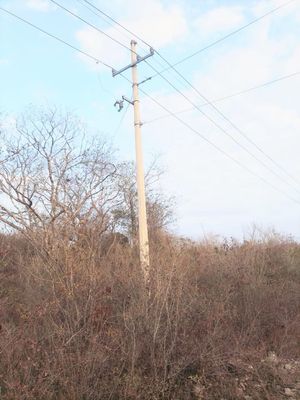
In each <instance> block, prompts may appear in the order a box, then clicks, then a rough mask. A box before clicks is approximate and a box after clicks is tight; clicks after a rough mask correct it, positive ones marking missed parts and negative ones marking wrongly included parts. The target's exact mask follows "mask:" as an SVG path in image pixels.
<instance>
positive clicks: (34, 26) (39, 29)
mask: <svg viewBox="0 0 300 400" xmlns="http://www.w3.org/2000/svg"><path fill="white" fill-rule="evenodd" d="M0 10H1V11H3V12H5V13H7V14H9V15H11V16H12V17H14V18H16V19H18V20H19V21H22V22H24V23H25V24H27V25H29V26H31V27H32V28H34V29H36V30H38V31H40V32H42V33H44V34H45V35H47V36H49V37H51V38H53V39H55V40H57V41H59V42H60V43H63V44H64V45H66V46H68V47H70V48H71V49H73V50H75V51H77V52H79V53H81V54H83V55H84V56H86V57H88V58H90V59H91V60H93V61H95V62H96V63H99V64H102V65H104V66H105V67H107V68H110V69H113V67H112V66H110V65H108V64H106V63H105V62H104V61H102V60H100V59H99V58H97V57H94V56H92V55H91V54H89V53H87V52H85V51H83V50H80V49H79V48H78V47H75V46H73V45H72V44H70V43H68V42H66V41H65V40H63V39H61V38H59V37H58V36H55V35H53V34H52V33H50V32H47V31H45V30H44V29H42V28H40V27H39V26H37V25H35V24H33V23H32V22H30V21H27V20H26V19H24V18H22V17H20V16H18V15H17V14H14V13H13V12H11V11H8V10H6V9H5V8H3V7H0Z"/></svg>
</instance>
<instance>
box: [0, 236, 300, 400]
mask: <svg viewBox="0 0 300 400" xmlns="http://www.w3.org/2000/svg"><path fill="white" fill-rule="evenodd" d="M0 246H1V248H0V251H1V266H0V324H1V325H0V327H1V330H0V390H1V392H0V398H1V400H2V399H3V400H12V399H18V400H25V399H26V400H27V399H28V400H29V399H30V400H35V399H37V400H42V399H45V400H48V399H49V400H52V399H53V400H54V399H55V400H56V399H65V400H71V399H74V400H75V399H76V400H77V399H78V400H94V399H95V400H96V399H104V400H105V399H111V400H116V399H202V398H203V399H204V398H205V399H221V398H224V399H225V398H226V399H244V398H247V397H245V393H246V392H245V391H246V389H245V391H243V389H241V387H242V386H241V385H242V384H241V382H242V381H243V379H244V381H243V382H244V383H243V385H244V386H245V387H247V395H248V396H252V397H248V399H250V398H251V399H261V400H263V399H269V400H270V399H272V400H273V399H281V398H284V392H282V390H284V388H283V386H284V383H282V382H283V379H284V377H283V376H282V374H281V373H280V371H279V370H276V371H275V370H274V368H273V367H272V366H270V365H269V364H268V365H267V366H266V363H264V362H262V361H261V360H263V359H264V358H265V357H266V356H267V354H268V353H269V352H270V351H273V352H275V353H276V354H277V355H278V357H279V358H280V359H287V360H290V359H297V358H298V359H299V358H300V311H299V310H300V246H299V245H297V244H296V243H293V242H292V241H288V240H284V239H277V238H274V237H273V238H267V239H265V240H260V241H250V242H246V243H243V244H237V243H234V242H232V243H229V244H228V243H225V244H223V245H222V244H218V243H217V244H216V243H213V242H206V243H192V242H188V241H182V240H179V239H177V238H174V237H171V236H169V235H167V234H161V235H159V236H156V237H153V238H152V246H151V250H152V254H151V259H152V275H151V285H152V286H151V295H150V297H148V295H147V293H146V292H145V290H144V286H143V279H142V276H141V272H140V269H139V265H138V260H137V251H136V249H132V248H130V247H129V246H121V245H118V244H115V245H114V246H112V247H111V248H110V250H109V252H106V253H105V254H104V253H102V254H101V251H100V250H99V247H98V245H97V243H93V242H91V243H85V245H84V246H79V245H78V246H77V245H76V244H73V245H72V246H63V245H60V246H59V245H57V246H56V248H54V249H52V250H51V251H50V250H49V251H48V253H47V255H45V253H44V251H41V249H39V248H38V247H35V248H31V247H30V245H29V244H27V243H26V242H24V240H22V239H20V238H17V237H7V236H2V237H1V240H0ZM249 368H250V369H251V373H248V372H247V371H248V369H249ZM247 374H248V375H247ZM245 376H249V379H248V381H247V382H248V383H245V379H246V378H245ZM252 381H253V390H252V391H251V390H250V389H251V384H249V382H252ZM296 383H297V382H296ZM296 383H295V384H296ZM292 384H293V383H291V385H292ZM247 385H248V386H247ZM282 385H283V386H282ZM249 387H250V389H249ZM248 389H249V390H250V392H249V390H248ZM243 396H244V397H243ZM280 396H283V397H280Z"/></svg>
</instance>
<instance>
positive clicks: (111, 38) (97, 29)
mask: <svg viewBox="0 0 300 400" xmlns="http://www.w3.org/2000/svg"><path fill="white" fill-rule="evenodd" d="M49 1H51V2H52V3H53V4H55V5H56V6H57V7H60V8H61V9H62V10H64V11H66V12H67V13H68V14H71V15H72V16H73V17H75V18H77V19H79V20H80V21H82V22H84V23H85V24H87V25H89V26H90V27H91V28H93V29H95V30H96V31H98V32H100V33H101V34H102V35H104V36H106V37H107V38H109V39H110V40H112V41H113V42H115V43H117V44H118V45H119V46H121V47H123V48H124V49H126V50H129V51H131V50H130V48H129V47H127V46H126V45H125V44H124V43H122V42H120V41H119V40H118V39H115V38H113V37H112V36H110V35H109V34H108V33H106V32H105V31H103V30H102V29H100V28H98V27H97V26H96V25H93V24H91V23H90V22H89V21H87V20H85V19H84V18H82V17H80V16H79V15H78V14H75V13H74V12H73V11H71V10H69V9H68V8H66V7H64V6H63V5H62V4H60V3H58V2H57V1H55V0H49Z"/></svg>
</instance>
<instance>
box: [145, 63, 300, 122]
mask: <svg viewBox="0 0 300 400" xmlns="http://www.w3.org/2000/svg"><path fill="white" fill-rule="evenodd" d="M297 75H300V71H296V72H293V73H291V74H288V75H284V76H281V77H279V78H275V79H272V80H270V81H267V82H264V83H261V84H259V85H256V86H251V87H250V88H247V89H243V90H239V91H238V92H234V93H231V94H229V95H226V96H223V97H218V98H216V99H213V100H211V101H210V102H211V103H213V104H215V103H219V102H222V101H225V100H228V99H231V98H233V97H236V96H240V95H242V94H245V93H249V92H251V91H253V90H256V89H260V88H263V87H266V86H269V85H272V84H274V83H277V82H280V81H283V80H285V79H289V78H294V77H295V76H297ZM209 104H210V103H207V102H205V103H202V104H200V105H199V107H205V106H208V105H209ZM193 110H195V108H194V107H190V108H186V109H184V110H180V111H177V112H176V114H183V113H186V112H189V111H193ZM167 117H170V115H169V114H164V115H161V116H159V117H157V118H153V119H151V120H149V121H144V124H146V123H147V124H151V123H152V122H156V121H159V120H161V119H164V118H167Z"/></svg>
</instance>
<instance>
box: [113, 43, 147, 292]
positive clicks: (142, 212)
mask: <svg viewBox="0 0 300 400" xmlns="http://www.w3.org/2000/svg"><path fill="white" fill-rule="evenodd" d="M130 45H131V64H130V65H128V66H126V67H124V68H122V69H121V70H120V71H114V70H113V76H116V75H118V74H120V73H122V72H124V71H125V70H127V69H128V68H131V70H132V90H133V101H130V100H128V99H127V98H126V97H125V96H123V97H122V99H123V100H121V101H118V102H116V103H115V104H118V105H119V107H120V109H121V108H122V107H123V102H124V100H125V101H127V102H129V103H131V104H132V105H133V108H134V133H135V153H136V181H137V192H138V215H139V246H140V262H141V267H142V270H143V273H144V278H145V282H146V285H147V286H148V283H149V269H150V258H149V239H148V226H147V213H146V195H145V178H144V165H143V152H142V134H141V126H142V122H141V116H140V101H139V90H138V87H139V83H138V73H137V64H138V63H140V62H141V61H143V60H145V59H146V58H148V57H151V56H152V55H153V54H154V51H153V49H152V48H150V53H149V54H148V55H147V56H145V57H143V58H141V57H139V56H138V55H137V52H136V45H137V42H136V41H135V40H132V41H131V43H130Z"/></svg>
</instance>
